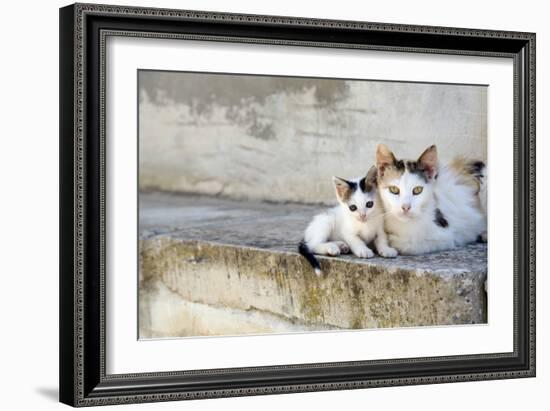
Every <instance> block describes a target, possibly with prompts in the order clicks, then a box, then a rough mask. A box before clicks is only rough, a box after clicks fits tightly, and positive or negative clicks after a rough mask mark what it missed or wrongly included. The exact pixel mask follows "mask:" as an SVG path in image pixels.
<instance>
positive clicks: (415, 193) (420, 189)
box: [413, 186, 424, 196]
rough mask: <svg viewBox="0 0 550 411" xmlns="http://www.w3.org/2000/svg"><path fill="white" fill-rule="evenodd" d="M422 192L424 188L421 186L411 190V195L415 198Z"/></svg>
mask: <svg viewBox="0 0 550 411" xmlns="http://www.w3.org/2000/svg"><path fill="white" fill-rule="evenodd" d="M422 190H424V187H422V186H416V187H415V188H413V194H414V195H415V196H417V195H418V194H420V193H421V192H422Z"/></svg>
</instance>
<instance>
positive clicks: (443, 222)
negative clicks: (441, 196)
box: [434, 208, 449, 228]
mask: <svg viewBox="0 0 550 411" xmlns="http://www.w3.org/2000/svg"><path fill="white" fill-rule="evenodd" d="M434 223H436V224H437V225H438V226H440V227H443V228H447V227H449V222H448V221H447V219H446V218H445V216H444V215H443V213H442V212H441V210H440V209H439V208H436V209H435V220H434Z"/></svg>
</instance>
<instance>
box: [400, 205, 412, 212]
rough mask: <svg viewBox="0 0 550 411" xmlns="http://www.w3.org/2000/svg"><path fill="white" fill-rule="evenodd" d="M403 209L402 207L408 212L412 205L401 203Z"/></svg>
mask: <svg viewBox="0 0 550 411" xmlns="http://www.w3.org/2000/svg"><path fill="white" fill-rule="evenodd" d="M401 209H402V210H403V211H404V212H405V213H408V212H409V210H410V209H411V205H410V204H409V203H406V204H401Z"/></svg>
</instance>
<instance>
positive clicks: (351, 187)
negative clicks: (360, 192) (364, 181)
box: [346, 180, 357, 192]
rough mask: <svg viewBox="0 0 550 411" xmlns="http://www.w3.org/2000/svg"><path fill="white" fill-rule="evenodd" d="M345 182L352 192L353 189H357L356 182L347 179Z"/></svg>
mask: <svg viewBox="0 0 550 411" xmlns="http://www.w3.org/2000/svg"><path fill="white" fill-rule="evenodd" d="M346 183H348V186H349V188H350V190H351V191H352V192H355V190H357V183H355V182H353V181H347V180H346Z"/></svg>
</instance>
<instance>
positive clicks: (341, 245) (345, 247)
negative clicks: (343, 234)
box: [335, 241, 349, 254]
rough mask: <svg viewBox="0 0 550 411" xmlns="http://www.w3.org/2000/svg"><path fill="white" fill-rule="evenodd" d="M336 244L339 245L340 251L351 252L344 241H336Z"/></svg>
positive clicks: (343, 252)
mask: <svg viewBox="0 0 550 411" xmlns="http://www.w3.org/2000/svg"><path fill="white" fill-rule="evenodd" d="M335 244H337V245H338V247H339V248H340V252H341V253H342V254H347V253H349V246H348V245H347V244H346V243H344V242H343V241H335Z"/></svg>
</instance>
